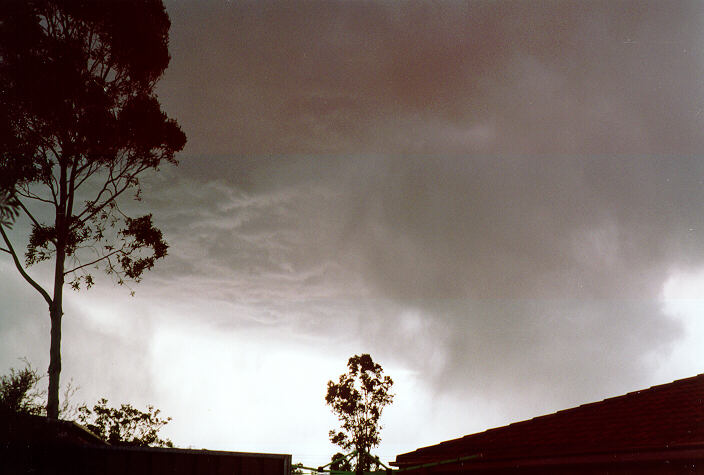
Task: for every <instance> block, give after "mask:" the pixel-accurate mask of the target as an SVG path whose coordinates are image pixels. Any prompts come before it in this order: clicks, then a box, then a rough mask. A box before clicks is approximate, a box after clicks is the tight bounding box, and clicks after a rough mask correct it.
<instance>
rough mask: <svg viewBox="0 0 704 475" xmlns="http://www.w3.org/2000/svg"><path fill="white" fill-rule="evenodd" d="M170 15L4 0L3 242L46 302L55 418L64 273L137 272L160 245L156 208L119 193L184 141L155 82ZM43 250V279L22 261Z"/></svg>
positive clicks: (159, 254)
mask: <svg viewBox="0 0 704 475" xmlns="http://www.w3.org/2000/svg"><path fill="white" fill-rule="evenodd" d="M169 27H170V22H169V18H168V15H167V13H166V10H165V9H164V5H163V4H162V0H121V1H119V2H118V1H110V2H100V1H85V0H2V1H0V238H1V241H0V243H2V244H1V246H0V251H2V252H4V253H6V254H7V255H8V256H9V258H10V259H11V260H12V262H13V263H14V265H15V267H16V268H17V271H18V272H19V274H20V276H21V277H22V278H23V279H24V280H26V281H27V283H28V284H29V285H31V286H32V287H33V288H34V289H35V290H36V291H37V292H39V294H40V295H41V296H42V298H43V299H44V300H45V301H46V303H47V305H48V307H49V318H50V321H51V344H50V349H49V371H48V373H49V388H48V393H47V408H46V410H47V415H48V416H49V417H52V418H56V417H58V415H59V407H60V406H59V376H60V373H61V321H62V318H63V298H64V294H63V289H64V285H65V284H69V285H70V286H71V288H73V289H75V290H78V289H80V288H81V287H86V288H89V287H91V286H92V285H93V283H94V279H93V274H92V272H93V270H95V269H102V270H104V271H105V272H107V273H108V274H109V275H110V276H112V277H113V278H114V279H115V281H116V282H117V283H118V284H123V283H125V281H128V280H132V281H135V282H139V280H140V279H141V277H142V274H143V272H144V271H147V270H149V269H151V268H152V267H153V266H154V263H155V261H156V260H158V259H161V258H163V257H164V256H166V252H167V248H168V246H167V244H166V242H165V241H164V239H163V237H162V234H161V231H160V230H159V229H157V228H156V227H155V226H154V224H153V223H152V215H151V214H145V215H143V216H141V217H132V216H128V215H127V214H126V213H125V211H124V210H123V209H121V208H120V203H119V200H121V199H122V198H123V197H124V196H125V195H128V194H132V196H133V197H134V198H135V199H136V200H138V201H139V200H141V193H140V183H139V177H140V176H141V174H142V173H143V172H145V171H147V170H158V168H159V166H160V165H161V164H162V163H164V162H166V163H172V164H175V163H176V160H175V158H174V154H175V153H176V152H178V151H180V150H181V149H182V148H183V147H184V145H185V143H186V137H185V135H184V134H183V132H182V131H181V129H180V128H179V126H178V124H177V123H176V122H175V121H173V120H171V119H169V118H168V117H167V116H166V114H165V113H164V112H162V110H161V107H160V104H159V101H158V100H157V97H156V95H155V93H154V87H155V85H156V82H157V81H158V80H159V79H160V78H161V76H162V75H163V73H164V70H165V69H166V67H167V65H168V64H169V59H170V57H169V52H168V31H169ZM17 211H19V212H20V213H21V215H23V216H24V218H26V220H27V221H26V223H27V225H28V227H31V231H30V232H29V235H28V239H27V243H26V251H25V253H24V259H22V257H23V256H22V253H21V251H20V250H18V248H16V246H14V245H13V243H12V242H11V240H10V236H8V234H7V233H6V228H7V227H8V225H9V224H11V223H12V221H13V220H15V218H16V216H15V215H16V212H17ZM23 260H24V262H22V261H23ZM45 261H47V262H50V263H51V265H52V274H53V278H52V280H51V282H50V283H48V284H47V283H44V284H42V283H40V281H38V280H37V279H36V278H35V277H32V276H30V275H29V273H28V271H27V270H28V269H27V268H28V267H29V266H32V265H35V264H38V263H41V262H45Z"/></svg>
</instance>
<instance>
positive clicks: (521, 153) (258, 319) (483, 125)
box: [0, 0, 704, 465]
mask: <svg viewBox="0 0 704 475" xmlns="http://www.w3.org/2000/svg"><path fill="white" fill-rule="evenodd" d="M166 6H167V10H168V12H169V15H170V17H171V21H172V28H171V36H170V51H171V56H172V60H171V64H170V66H169V69H168V70H167V72H166V75H165V77H164V79H163V80H162V81H161V82H160V84H159V87H158V91H159V97H160V99H161V101H162V104H163V107H164V109H165V110H166V111H167V112H168V113H169V115H170V116H172V117H174V118H176V119H177V120H178V121H179V123H180V124H181V126H182V128H183V130H184V131H185V132H186V134H187V136H188V139H189V142H188V145H187V146H186V149H185V150H184V151H183V152H182V153H181V154H180V156H179V160H180V166H179V167H177V168H164V169H163V170H162V172H161V173H160V174H158V175H151V176H149V177H145V180H144V186H145V192H144V197H145V200H144V202H143V203H142V204H141V205H140V206H143V207H147V208H148V209H150V210H152V211H153V212H154V216H155V221H156V223H157V224H158V225H159V226H161V228H162V230H163V231H164V233H165V235H166V236H167V239H168V241H169V243H170V245H171V247H170V250H169V256H168V258H167V259H166V260H165V261H164V262H162V263H161V264H160V265H159V266H157V268H155V270H154V271H152V272H151V273H150V275H148V276H147V277H146V278H145V280H144V282H143V283H142V284H140V285H138V286H136V287H135V291H136V296H135V297H134V298H131V297H129V292H128V291H125V289H124V288H114V287H113V286H112V285H110V284H109V283H105V285H101V286H96V287H95V288H94V289H91V290H90V291H87V292H81V293H75V294H74V293H71V294H69V296H68V297H67V303H66V308H65V313H66V317H65V319H64V322H65V323H64V340H63V341H64V373H63V375H64V376H63V377H64V379H65V380H66V379H70V378H73V379H74V382H75V383H76V384H77V385H78V386H80V387H81V390H80V392H79V398H82V399H85V400H89V401H90V400H91V399H95V398H97V397H99V396H102V395H106V396H108V397H109V398H110V399H111V400H115V401H116V402H117V401H134V402H136V403H137V404H146V403H153V404H154V405H156V406H157V407H160V408H162V410H163V411H164V412H165V413H166V414H168V415H171V416H172V417H173V418H174V421H173V422H172V423H171V424H170V426H169V427H168V428H167V430H166V435H170V436H171V437H172V438H173V439H174V442H176V443H177V445H181V446H193V447H197V448H200V447H206V448H219V449H225V450H242V451H244V450H249V451H276V452H284V453H293V454H294V459H296V460H301V461H304V462H307V463H311V464H317V465H321V464H323V463H325V462H326V461H327V459H329V455H330V454H332V453H333V452H334V448H333V447H332V446H331V445H330V444H329V443H328V442H327V431H328V429H330V428H332V425H333V424H334V418H333V417H332V416H331V415H330V414H329V411H328V409H327V408H326V407H325V406H324V401H323V397H324V393H325V383H326V382H327V380H328V379H333V378H335V377H336V376H337V375H338V374H340V373H341V372H342V371H343V370H344V364H345V362H346V359H347V358H348V357H349V356H351V355H352V354H355V353H361V352H369V353H371V354H372V356H373V357H374V358H375V359H376V360H378V361H379V362H380V363H381V364H382V365H383V366H384V368H385V370H386V372H387V373H388V374H389V375H391V376H392V377H394V379H395V380H396V382H397V384H396V393H397V396H396V402H395V403H394V405H393V406H392V407H391V408H390V409H388V411H387V412H386V413H385V416H384V418H383V423H384V426H385V430H384V432H383V440H384V442H383V444H382V446H381V447H380V449H379V453H380V454H381V455H382V456H383V457H384V458H385V459H387V460H388V459H392V458H393V457H394V456H395V455H396V454H398V453H401V452H406V451H409V450H413V449H415V448H416V447H419V446H422V445H427V444H431V443H435V442H440V441H441V440H445V439H448V438H451V437H456V436H460V435H464V434H467V433H471V432H474V431H477V430H483V429H486V428H489V427H492V426H495V425H499V424H504V423H508V422H511V421H515V420H518V419H521V418H529V417H533V416H536V415H540V414H543V413H547V412H552V411H555V410H559V409H562V408H566V407H570V406H572V405H576V404H581V403H585V402H590V401H593V400H597V399H602V398H604V397H609V396H615V395H619V394H622V393H624V392H626V391H631V390H635V389H640V388H643V387H647V386H649V385H653V384H659V383H664V382H669V381H671V380H673V379H676V378H680V377H687V376H691V375H694V374H697V373H700V372H702V370H701V367H702V365H703V364H704V352H702V350H700V349H699V346H701V345H700V342H701V338H704V325H703V324H702V322H700V318H701V311H702V310H704V302H702V301H701V295H702V294H703V292H704V160H702V158H703V157H702V154H703V153H704V134H703V133H702V131H703V130H704V5H703V4H702V3H701V2H698V1H697V2H695V1H693V2H685V1H662V0H658V1H653V2H647V1H637V2H635V1H633V2H631V1H603V2H599V1H590V2H577V1H574V2H571V1H540V2H523V1H515V2H508V1H502V2H497V1H476V2H469V3H467V2H459V1H449V0H448V1H413V0H409V1H403V2H391V1H343V0H340V1H326V2H322V1H320V2H316V1H312V2H311V1H308V2H296V1H291V0H286V1H250V2H237V1H226V0H204V1H198V2H196V1H186V0H169V1H167V2H166ZM20 231H21V223H20V224H18V226H17V227H16V229H15V232H16V234H15V237H16V238H18V239H19V237H20ZM0 270H1V271H2V277H0V295H1V296H2V297H1V298H2V302H4V304H3V305H2V306H0V329H2V332H1V333H0V343H1V344H0V363H2V367H3V368H9V367H10V366H15V367H17V366H18V362H17V360H16V358H17V357H21V356H26V357H28V358H29V359H30V360H31V361H32V362H33V363H34V364H35V366H37V367H41V368H44V367H45V366H46V364H47V361H48V326H49V325H48V315H47V312H46V308H44V307H45V305H43V301H42V299H41V298H40V297H39V295H38V294H36V292H34V291H33V290H32V289H30V288H29V287H28V286H27V285H25V284H24V283H23V282H22V281H21V280H20V278H19V277H18V276H17V275H15V274H14V273H13V269H12V267H11V263H10V262H9V260H5V261H4V262H3V261H0ZM35 272H36V273H37V275H38V278H40V279H41V278H47V276H48V275H49V274H48V272H47V271H46V270H42V269H40V268H38V269H36V270H35ZM42 272H44V274H42Z"/></svg>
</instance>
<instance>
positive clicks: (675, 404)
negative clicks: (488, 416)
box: [392, 374, 704, 473]
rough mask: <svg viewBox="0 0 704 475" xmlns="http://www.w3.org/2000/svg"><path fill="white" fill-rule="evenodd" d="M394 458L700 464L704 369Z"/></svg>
mask: <svg viewBox="0 0 704 475" xmlns="http://www.w3.org/2000/svg"><path fill="white" fill-rule="evenodd" d="M697 461H698V462H697ZM392 464H393V465H395V466H397V467H400V468H404V469H414V470H422V471H423V472H424V473H431V472H432V473H444V472H448V473H449V472H454V473H456V472H458V471H460V472H466V473H474V472H477V471H483V470H489V469H491V470H502V469H503V470H511V471H515V470H521V469H523V470H524V471H531V470H532V472H531V473H548V472H547V470H548V468H550V467H552V468H553V469H554V471H555V473H558V472H560V471H564V470H565V469H566V468H565V467H568V466H569V467H571V468H570V472H572V473H578V472H580V470H584V471H585V472H587V471H588V472H589V473H607V472H608V473H618V470H617V471H614V470H615V467H616V466H620V467H621V468H622V469H624V470H626V471H627V470H631V469H633V465H634V464H635V465H639V466H640V468H639V469H638V470H639V473H647V472H648V471H649V470H655V471H654V472H652V473H664V472H663V471H662V469H664V468H672V469H674V468H676V467H675V466H677V467H680V466H681V467H684V466H687V467H691V466H692V464H694V465H697V466H700V467H704V374H700V375H698V376H694V377H691V378H686V379H680V380H677V381H674V382H672V383H669V384H663V385H659V386H653V387H651V388H649V389H644V390H641V391H634V392H631V393H628V394H625V395H623V396H618V397H613V398H609V399H605V400H603V401H599V402H594V403H591V404H584V405H581V406H579V407H574V408H571V409H566V410H562V411H559V412H556V413H554V414H548V415H545V416H540V417H535V418H533V419H530V420H526V421H522V422H516V423H513V424H509V425H507V426H504V427H498V428H494V429H489V430H487V431H484V432H479V433H476V434H471V435H467V436H465V437H461V438H459V439H454V440H448V441H446V442H442V443H440V444H437V445H433V446H430V447H424V448H420V449H417V450H415V451H413V452H409V453H406V454H402V455H398V456H397V457H396V461H395V462H392ZM423 465H424V467H420V466H423ZM665 465H667V467H665ZM600 466H602V467H603V471H599V470H600V469H598V468H597V467H600ZM541 467H542V468H541ZM580 467H581V468H580ZM657 467H659V468H657ZM539 468H540V470H538V469H539ZM536 470H537V471H536ZM594 470H596V471H594ZM673 473H678V471H677V470H676V471H675V472H673Z"/></svg>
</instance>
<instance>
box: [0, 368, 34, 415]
mask: <svg viewBox="0 0 704 475" xmlns="http://www.w3.org/2000/svg"><path fill="white" fill-rule="evenodd" d="M41 379H42V377H41V376H40V375H39V374H38V373H37V372H36V370H34V368H32V366H31V365H30V364H29V363H28V362H27V361H25V367H24V368H22V369H19V370H18V369H15V368H10V373H9V374H6V375H2V376H0V411H7V412H12V413H17V414H32V415H41V414H42V412H43V410H44V401H43V393H42V391H41V390H40V389H39V387H38V385H39V382H40V381H41Z"/></svg>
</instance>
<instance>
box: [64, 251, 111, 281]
mask: <svg viewBox="0 0 704 475" xmlns="http://www.w3.org/2000/svg"><path fill="white" fill-rule="evenodd" d="M120 253H124V251H123V250H122V249H116V250H114V251H112V252H111V253H109V254H105V255H104V256H102V257H99V258H97V259H95V260H93V261H91V262H87V263H85V264H82V265H80V266H77V267H74V268H73V269H69V270H67V271H65V272H64V275H68V274H70V273H71V272H76V271H77V270H79V269H83V268H84V267H88V266H92V265H93V264H97V263H98V262H100V261H104V260H105V259H110V257H112V256H114V255H115V254H120Z"/></svg>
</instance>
